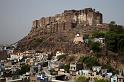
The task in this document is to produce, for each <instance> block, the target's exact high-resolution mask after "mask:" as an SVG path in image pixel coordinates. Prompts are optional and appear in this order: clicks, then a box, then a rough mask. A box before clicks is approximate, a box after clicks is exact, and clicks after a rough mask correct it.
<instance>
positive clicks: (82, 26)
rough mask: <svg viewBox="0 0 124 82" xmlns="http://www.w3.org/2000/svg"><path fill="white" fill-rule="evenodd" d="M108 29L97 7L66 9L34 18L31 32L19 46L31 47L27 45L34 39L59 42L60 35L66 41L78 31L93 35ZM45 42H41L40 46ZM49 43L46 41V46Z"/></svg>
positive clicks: (69, 40) (71, 39)
mask: <svg viewBox="0 0 124 82" xmlns="http://www.w3.org/2000/svg"><path fill="white" fill-rule="evenodd" d="M107 29H108V26H107V24H103V15H102V13H100V12H99V11H95V9H92V8H85V9H83V10H65V11H64V12H63V13H61V14H56V15H55V16H50V17H42V18H41V19H39V20H34V21H33V24H32V29H31V31H30V33H29V34H28V35H27V36H26V37H24V38H23V39H22V40H20V41H19V42H18V46H19V47H21V48H31V46H26V45H29V44H31V43H32V40H34V39H35V40H36V39H38V38H39V39H42V40H43V39H44V40H46V41H44V42H47V41H48V42H49V43H50V40H52V42H55V43H57V42H58V41H57V39H58V37H60V36H61V38H62V39H64V40H66V41H65V42H72V41H73V38H74V37H75V35H76V34H77V33H79V34H80V35H82V36H85V35H90V36H91V35H92V33H93V32H94V31H97V30H99V31H106V30H107ZM56 41H57V42H56ZM49 43H48V44H49ZM62 43H63V42H62ZM43 44H44V43H42V44H41V43H40V47H41V46H43ZM48 44H47V43H46V46H47V45H48ZM25 46H26V47H25ZM44 46H45V45H44ZM46 46H45V47H46ZM42 48H43V47H42ZM52 49H53V48H52Z"/></svg>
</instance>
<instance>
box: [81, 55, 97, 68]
mask: <svg viewBox="0 0 124 82" xmlns="http://www.w3.org/2000/svg"><path fill="white" fill-rule="evenodd" d="M79 61H80V62H81V63H85V64H86V66H87V67H89V68H91V67H92V66H95V65H99V63H98V61H97V58H96V57H84V56H82V57H80V59H79Z"/></svg>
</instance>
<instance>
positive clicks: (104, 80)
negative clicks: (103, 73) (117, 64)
mask: <svg viewBox="0 0 124 82" xmlns="http://www.w3.org/2000/svg"><path fill="white" fill-rule="evenodd" d="M95 82H108V80H106V79H96V80H95Z"/></svg>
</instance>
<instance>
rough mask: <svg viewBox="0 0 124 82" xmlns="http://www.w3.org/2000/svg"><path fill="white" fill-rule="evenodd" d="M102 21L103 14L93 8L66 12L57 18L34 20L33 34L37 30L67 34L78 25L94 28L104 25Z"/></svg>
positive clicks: (57, 15) (56, 16)
mask: <svg viewBox="0 0 124 82" xmlns="http://www.w3.org/2000/svg"><path fill="white" fill-rule="evenodd" d="M102 21H103V18H102V14H101V13H100V12H98V11H95V9H92V8H85V9H83V10H65V11H64V12H63V13H61V14H56V15H55V16H51V17H42V18H41V19H39V20H34V21H33V25H32V29H31V32H33V31H36V30H40V32H64V31H66V32H67V31H69V30H71V29H72V28H75V27H76V26H77V24H81V25H84V26H92V25H97V24H102Z"/></svg>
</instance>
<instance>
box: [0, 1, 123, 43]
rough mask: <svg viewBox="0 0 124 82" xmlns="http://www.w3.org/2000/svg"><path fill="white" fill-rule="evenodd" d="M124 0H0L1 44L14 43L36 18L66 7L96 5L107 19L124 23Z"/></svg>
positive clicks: (107, 20)
mask: <svg viewBox="0 0 124 82" xmlns="http://www.w3.org/2000/svg"><path fill="white" fill-rule="evenodd" d="M123 5H124V0H0V44H9V43H14V42H16V41H18V40H20V39H22V38H23V37H24V36H26V35H27V34H28V33H29V31H30V30H31V26H32V21H33V20H35V19H40V18H41V17H44V16H53V15H55V14H57V13H62V12H63V11H64V10H65V9H66V10H67V9H78V10H79V9H84V8H89V7H92V8H95V9H96V10H98V11H100V12H101V13H103V17H104V22H107V23H109V22H110V21H111V20H114V21H116V23H118V24H122V25H124V9H123V8H124V6H123Z"/></svg>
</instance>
